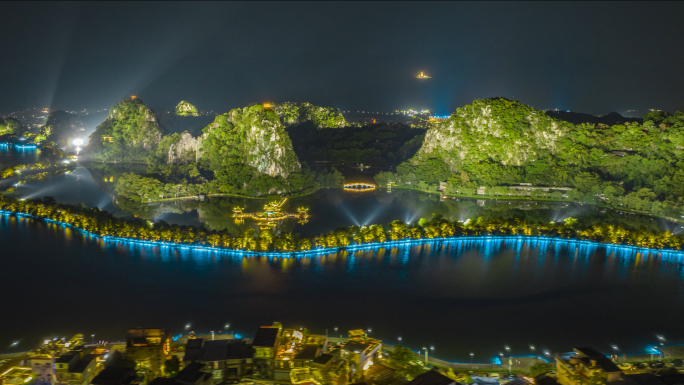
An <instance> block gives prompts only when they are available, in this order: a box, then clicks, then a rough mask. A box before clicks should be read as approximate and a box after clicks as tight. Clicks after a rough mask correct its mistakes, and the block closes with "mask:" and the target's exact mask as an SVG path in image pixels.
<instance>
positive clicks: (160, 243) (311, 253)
mask: <svg viewBox="0 0 684 385" xmlns="http://www.w3.org/2000/svg"><path fill="white" fill-rule="evenodd" d="M0 214H2V215H7V216H17V217H24V218H32V219H40V220H44V221H46V222H48V223H54V224H58V225H61V226H64V227H69V228H71V229H74V230H76V231H78V232H80V233H82V234H86V235H89V236H92V237H95V238H100V239H102V240H104V241H107V242H113V243H121V242H126V243H134V244H139V245H146V246H159V247H174V248H180V249H192V250H199V251H213V252H221V253H228V254H234V255H240V256H259V255H261V256H270V257H286V258H289V257H297V256H314V255H318V254H330V253H336V252H338V251H343V250H346V251H358V250H361V251H362V250H373V249H377V248H384V247H391V246H406V245H422V244H425V243H428V244H434V243H439V242H443V243H455V242H459V241H486V242H489V241H496V240H502V241H509V240H517V241H541V242H549V243H550V242H554V243H565V244H570V245H588V246H594V247H605V248H607V249H608V250H612V249H622V250H630V251H635V252H656V253H660V254H673V255H674V256H684V251H679V250H671V249H650V248H647V247H638V246H631V245H616V244H612V243H601V242H594V241H586V240H581V239H563V238H556V237H544V236H527V235H525V236H521V235H508V236H501V235H476V236H473V235H463V236H454V237H448V238H445V237H439V238H422V239H402V240H399V241H386V242H372V243H363V244H360V245H348V246H338V247H326V248H317V249H312V250H306V251H251V250H238V249H227V248H223V247H213V246H204V245H191V244H185V243H174V242H166V241H144V240H138V239H134V238H122V237H113V236H109V235H104V236H103V235H98V234H95V233H91V232H89V231H86V230H83V229H81V228H79V227H76V226H74V225H71V224H68V223H64V222H59V221H55V220H52V219H48V218H42V217H37V216H34V215H31V214H25V213H15V212H12V211H6V210H0Z"/></svg>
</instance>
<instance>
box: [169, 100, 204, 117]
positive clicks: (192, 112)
mask: <svg viewBox="0 0 684 385" xmlns="http://www.w3.org/2000/svg"><path fill="white" fill-rule="evenodd" d="M174 112H175V113H176V115H178V116H199V111H198V110H197V107H195V106H193V105H192V104H190V103H189V102H187V101H185V100H181V101H180V102H179V103H178V104H177V105H176V108H175V109H174Z"/></svg>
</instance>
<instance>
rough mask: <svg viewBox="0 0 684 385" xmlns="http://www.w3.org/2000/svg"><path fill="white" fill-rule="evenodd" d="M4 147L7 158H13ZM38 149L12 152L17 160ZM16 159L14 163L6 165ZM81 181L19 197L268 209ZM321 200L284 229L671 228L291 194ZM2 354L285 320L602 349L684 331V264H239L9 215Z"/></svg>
mask: <svg viewBox="0 0 684 385" xmlns="http://www.w3.org/2000/svg"><path fill="white" fill-rule="evenodd" d="M0 154H1V152H0ZM23 156H25V155H19V154H17V155H16V156H14V157H12V156H7V157H6V159H9V160H8V161H7V164H10V163H12V162H24V161H23V160H21V159H22V158H21V157H23ZM2 159H5V158H2ZM94 175H96V173H93V175H91V174H90V173H89V172H88V170H87V169H85V168H79V169H77V170H76V172H75V173H74V174H69V175H64V176H58V177H51V178H50V179H49V180H47V181H42V182H30V183H28V184H27V185H25V186H20V187H19V188H18V189H17V194H20V195H22V194H23V195H22V196H29V195H33V194H36V196H43V195H52V196H55V198H56V199H57V200H58V201H63V202H68V203H80V202H84V203H85V204H87V205H90V206H95V205H97V206H100V207H103V208H106V209H109V210H115V211H117V212H118V215H122V216H125V215H130V214H134V213H135V214H136V215H141V216H146V215H147V216H150V217H152V218H156V219H163V220H166V221H168V222H178V223H188V224H198V225H199V224H203V225H205V226H207V227H210V228H230V229H232V230H239V228H240V227H241V226H247V225H254V224H253V223H252V224H250V223H246V224H242V225H238V224H235V222H234V220H233V219H232V217H231V215H230V214H231V212H232V207H233V206H234V205H236V204H240V205H244V206H246V210H247V209H248V210H252V209H254V210H257V209H259V208H260V207H261V206H263V204H264V203H265V202H266V201H265V200H245V199H233V198H231V199H227V198H225V199H212V200H209V201H205V202H196V201H193V202H174V203H164V205H154V206H145V207H142V206H135V205H129V206H126V205H125V204H124V205H123V206H124V207H125V208H120V207H119V206H121V205H117V204H115V203H112V196H113V195H111V191H108V186H107V184H106V183H105V182H103V181H104V178H100V177H95V176H94ZM301 205H306V206H307V207H309V209H310V214H311V218H310V221H309V222H308V223H306V224H303V225H301V224H297V222H296V221H294V220H291V221H289V222H285V223H282V224H280V225H278V226H277V227H276V231H293V230H294V231H299V232H304V233H322V232H326V231H328V230H332V229H334V228H336V227H340V226H348V225H351V224H360V225H363V224H369V223H387V222H389V221H391V220H394V219H400V220H404V221H414V220H417V219H419V218H421V217H428V216H429V215H430V214H431V213H433V212H438V213H441V214H442V215H444V216H445V217H448V218H450V219H465V218H468V217H471V218H472V217H475V216H523V217H526V218H528V219H538V220H559V219H562V218H564V217H567V216H584V217H586V218H590V219H592V220H596V221H619V222H621V223H624V224H625V225H627V226H635V227H638V226H645V227H672V228H673V229H674V227H675V225H673V224H670V223H667V222H662V221H658V220H651V218H647V217H639V216H632V215H629V216H627V215H624V214H620V213H617V212H612V211H608V212H603V213H602V212H600V211H599V210H595V209H593V208H591V207H586V206H575V205H566V204H549V203H537V204H535V203H534V202H532V203H528V202H505V201H500V202H495V201H481V202H478V201H474V200H460V201H456V200H445V201H440V200H439V198H438V197H436V196H428V195H426V194H418V193H415V192H410V191H401V190H397V191H394V192H392V193H387V192H385V191H375V192H370V193H351V192H343V191H341V190H339V189H327V190H321V191H319V192H317V193H316V194H312V195H309V196H306V197H302V198H297V199H292V200H290V201H288V202H287V203H286V206H285V208H286V209H287V210H290V209H293V208H296V207H299V206H301ZM0 250H2V251H1V254H2V268H1V269H0V290H1V291H2V293H3V301H2V303H3V313H4V316H3V317H2V320H1V321H0V346H2V348H0V351H1V350H5V351H7V350H9V348H8V346H9V344H10V343H11V342H12V341H15V340H18V341H20V344H19V346H18V347H17V349H19V348H21V349H24V350H26V349H29V348H32V347H34V346H36V345H37V344H38V343H39V342H40V341H42V340H44V339H46V338H48V337H55V336H67V337H68V336H70V335H72V334H74V333H77V332H78V333H83V334H84V335H88V334H93V333H94V334H96V335H97V339H109V340H114V339H120V338H122V337H123V336H124V333H125V330H126V329H127V328H129V327H135V326H146V327H157V326H161V327H166V328H168V329H171V330H172V331H173V332H175V333H178V332H180V331H181V330H182V329H183V326H184V325H185V324H187V323H191V324H192V325H193V326H192V329H194V330H195V331H198V332H199V331H205V332H206V331H210V330H221V329H222V327H223V325H224V324H225V323H230V324H231V329H232V330H234V331H236V332H239V333H241V334H243V335H245V336H248V337H250V336H252V335H253V334H254V331H255V330H256V328H257V327H258V326H259V325H267V324H270V323H272V322H273V321H281V322H283V323H284V324H285V325H286V326H287V327H300V326H302V327H308V328H309V329H310V330H312V331H314V332H320V333H323V332H325V330H326V329H328V331H329V333H330V334H331V335H332V334H334V328H335V327H338V328H339V330H341V331H346V330H349V329H356V328H364V329H368V328H370V329H372V332H371V336H375V337H377V338H381V339H383V340H385V341H387V342H390V343H396V342H397V338H398V337H399V336H401V337H402V339H403V341H402V342H403V343H404V344H405V345H408V346H410V347H412V348H414V349H418V348H420V347H422V346H434V347H435V350H434V355H435V356H437V357H440V358H445V359H453V360H462V361H469V359H470V355H469V353H470V352H473V353H474V354H475V361H490V360H491V358H492V357H494V356H495V355H497V354H498V353H499V352H500V351H502V349H503V348H504V346H510V347H511V350H512V352H513V353H514V354H528V353H529V348H528V346H529V345H531V344H532V345H534V346H535V347H536V348H537V351H543V350H544V349H548V350H550V351H569V350H571V348H572V347H574V346H579V345H591V346H594V347H596V348H597V349H600V350H603V351H604V352H610V346H611V345H612V344H618V345H619V346H620V347H621V349H622V350H623V351H634V352H642V351H643V348H644V346H645V345H646V344H649V343H654V342H655V341H656V335H657V334H663V335H665V337H666V338H668V341H669V342H680V341H681V340H682V339H684V335H683V334H684V333H683V332H682V329H681V319H682V309H684V307H683V303H682V302H683V301H684V280H683V279H682V278H683V275H684V263H682V259H681V257H678V256H673V255H669V254H664V255H663V254H659V253H646V254H643V253H641V254H640V253H636V252H633V251H625V250H624V249H620V248H609V247H595V246H587V245H584V246H579V245H577V244H574V243H561V242H558V243H556V242H534V241H519V240H515V239H510V240H506V241H502V240H489V241H484V240H480V241H464V240H460V241H453V242H446V243H433V244H424V245H422V246H411V247H408V246H407V247H399V248H392V249H383V248H379V249H375V250H366V251H358V252H355V253H347V252H339V253H336V254H321V255H317V256H313V257H307V258H274V257H270V258H267V257H240V256H237V255H233V254H230V253H215V252H206V251H196V250H185V249H168V248H163V249H160V248H158V247H153V246H140V245H135V244H131V243H113V242H104V241H102V240H100V239H93V238H89V237H87V236H84V235H83V234H81V233H79V232H76V231H73V230H69V229H65V228H63V227H61V226H57V225H53V224H47V223H44V222H41V221H35V220H30V219H22V218H16V217H11V216H0Z"/></svg>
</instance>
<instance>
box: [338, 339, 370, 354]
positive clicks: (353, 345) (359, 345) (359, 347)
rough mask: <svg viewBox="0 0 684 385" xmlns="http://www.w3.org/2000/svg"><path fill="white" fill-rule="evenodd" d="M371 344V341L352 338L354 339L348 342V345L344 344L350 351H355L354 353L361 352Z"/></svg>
mask: <svg viewBox="0 0 684 385" xmlns="http://www.w3.org/2000/svg"><path fill="white" fill-rule="evenodd" d="M371 345H372V344H371V343H369V342H362V341H354V340H352V341H349V342H347V344H346V345H344V349H345V350H349V351H350V352H354V353H361V352H362V351H364V350H366V349H367V348H368V347H369V346H371Z"/></svg>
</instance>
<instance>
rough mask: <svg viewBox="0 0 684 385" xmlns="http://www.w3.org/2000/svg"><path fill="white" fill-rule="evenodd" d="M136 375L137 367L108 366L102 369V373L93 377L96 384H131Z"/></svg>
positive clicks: (93, 382)
mask: <svg viewBox="0 0 684 385" xmlns="http://www.w3.org/2000/svg"><path fill="white" fill-rule="evenodd" d="M134 377H135V368H120V367H115V366H108V367H105V368H104V369H102V371H101V372H100V374H98V375H97V376H95V378H93V381H92V382H91V384H94V385H120V384H130V383H131V381H133V378H134Z"/></svg>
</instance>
